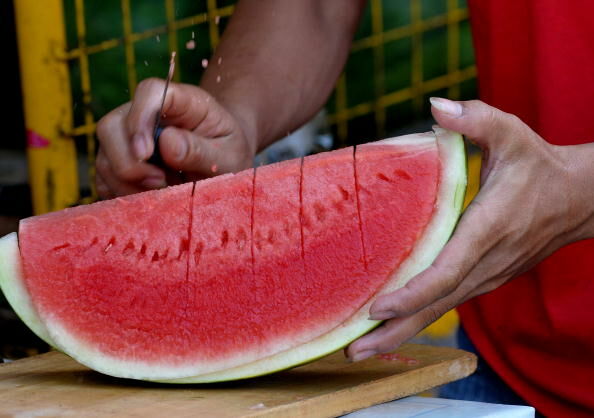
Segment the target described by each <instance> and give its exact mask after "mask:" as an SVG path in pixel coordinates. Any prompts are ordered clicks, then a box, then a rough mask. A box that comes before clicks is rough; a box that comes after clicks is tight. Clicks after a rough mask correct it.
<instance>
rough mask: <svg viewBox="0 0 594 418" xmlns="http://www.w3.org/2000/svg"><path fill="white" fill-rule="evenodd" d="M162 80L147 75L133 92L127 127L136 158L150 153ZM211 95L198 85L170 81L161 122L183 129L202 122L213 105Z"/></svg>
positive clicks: (160, 100) (144, 156) (161, 94)
mask: <svg viewBox="0 0 594 418" xmlns="http://www.w3.org/2000/svg"><path fill="white" fill-rule="evenodd" d="M164 91H165V81H164V80H160V79H157V78H148V79H146V80H143V81H141V82H140V83H139V84H138V86H137V88H136V92H135V94H134V99H133V100H132V105H131V108H130V112H129V113H128V116H127V118H126V128H127V131H128V134H129V135H130V137H131V138H133V139H132V142H133V148H134V150H135V154H136V157H137V158H138V159H140V160H145V159H147V158H148V157H150V155H151V154H152V153H153V139H152V138H153V129H154V127H155V122H156V120H157V114H158V113H159V111H160V110H161V102H162V100H163V92H164ZM210 101H211V97H210V95H209V94H208V93H206V92H205V91H204V90H202V89H200V88H199V87H196V86H192V85H187V84H179V83H173V82H172V83H170V85H169V88H168V90H167V95H166V96H165V101H164V103H163V109H162V111H163V115H162V120H161V123H162V124H164V125H174V126H177V127H179V128H184V129H190V130H192V129H195V128H196V127H197V126H198V125H199V124H200V123H201V122H203V121H204V119H205V118H206V116H207V115H208V113H209V109H210V108H212V107H213V105H214V106H216V104H215V103H212V104H211V103H209V102H210Z"/></svg>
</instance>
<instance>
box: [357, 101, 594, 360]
mask: <svg viewBox="0 0 594 418" xmlns="http://www.w3.org/2000/svg"><path fill="white" fill-rule="evenodd" d="M432 104H433V109H432V110H433V115H434V116H435V119H436V120H437V121H438V122H439V124H440V125H441V126H443V127H445V128H447V129H451V130H454V131H457V132H460V133H463V134H464V135H466V137H467V138H469V139H470V140H471V141H473V142H474V143H476V144H477V145H478V146H479V147H481V149H482V150H483V153H484V154H483V155H484V160H483V167H482V172H481V191H480V192H479V194H478V195H477V196H476V198H475V199H474V200H473V202H472V203H471V204H470V206H469V207H468V208H467V210H466V211H465V213H464V215H463V216H462V218H461V220H460V222H459V224H458V226H457V229H456V231H455V233H454V235H453V236H452V238H451V239H450V241H449V242H448V244H446V246H445V247H444V249H443V250H442V252H441V253H440V255H439V256H438V257H437V259H436V260H435V261H434V262H433V264H432V265H431V266H430V267H429V268H428V269H426V270H425V271H424V272H422V273H421V274H419V275H417V276H416V277H415V278H414V279H413V280H411V281H410V282H409V283H408V284H407V285H406V286H404V287H403V288H401V289H399V290H397V291H395V292H393V293H391V294H388V295H385V296H381V297H379V298H378V299H377V300H376V301H375V303H374V304H373V305H372V307H371V309H370V313H371V319H378V320H388V321H387V322H386V323H385V324H384V325H383V326H382V327H381V328H379V329H377V330H375V331H374V332H372V333H371V334H369V335H367V336H365V337H363V338H361V339H359V340H358V341H356V342H354V343H353V344H351V346H350V347H349V348H348V350H347V355H348V356H349V357H350V358H352V359H353V360H362V359H364V358H367V357H370V356H372V355H374V354H376V353H378V352H386V351H389V350H392V349H394V348H396V347H397V346H398V345H400V344H401V343H402V342H404V341H406V340H407V339H409V338H411V337H413V336H414V335H415V334H417V333H418V332H419V331H420V330H422V329H423V328H425V327H426V326H427V325H429V324H430V323H431V322H433V321H435V320H436V319H438V318H439V317H440V316H441V315H443V314H444V313H445V312H447V311H448V310H450V309H452V308H454V307H455V306H457V305H459V304H461V303H462V302H465V301H466V300H468V299H470V298H473V297H474V296H478V295H481V294H483V293H487V292H489V291H491V290H494V289H496V288H498V287H499V286H501V285H503V284H504V283H505V282H507V281H508V280H510V279H512V278H514V277H516V276H517V275H519V274H521V273H523V272H525V271H527V270H528V269H530V268H531V267H532V266H534V265H535V264H537V263H538V262H539V261H541V260H543V259H544V258H545V257H547V256H548V255H550V254H551V253H553V252H554V251H555V250H557V249H558V248H560V247H562V246H564V245H566V244H569V243H571V242H575V241H578V240H582V239H587V238H591V237H594V205H592V202H594V191H593V189H592V187H591V184H592V183H591V181H592V178H594V167H593V166H592V155H593V154H594V146H593V144H586V145H577V146H565V147H559V146H555V145H551V144H549V143H547V142H546V141H544V140H543V139H542V138H541V137H539V136H538V135H537V134H536V133H535V132H534V131H532V130H531V129H530V128H529V127H528V126H527V125H526V124H524V123H523V122H522V121H521V120H520V119H518V118H517V117H515V116H513V115H510V114H507V113H504V112H501V111H499V110H497V109H495V108H493V107H490V106H488V105H486V104H484V103H483V102H480V101H469V102H452V101H449V100H444V99H432ZM588 179H590V183H589V182H588Z"/></svg>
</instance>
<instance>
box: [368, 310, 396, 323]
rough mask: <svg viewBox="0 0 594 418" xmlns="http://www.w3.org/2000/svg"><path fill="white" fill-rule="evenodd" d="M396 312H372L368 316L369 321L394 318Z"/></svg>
mask: <svg viewBox="0 0 594 418" xmlns="http://www.w3.org/2000/svg"><path fill="white" fill-rule="evenodd" d="M395 317H396V312H393V311H381V312H374V313H372V314H371V315H369V319H371V320H372V321H384V320H386V319H390V318H395Z"/></svg>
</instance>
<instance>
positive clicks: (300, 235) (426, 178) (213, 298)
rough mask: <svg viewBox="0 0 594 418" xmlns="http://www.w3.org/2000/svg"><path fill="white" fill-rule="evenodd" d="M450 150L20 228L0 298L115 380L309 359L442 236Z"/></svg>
mask: <svg viewBox="0 0 594 418" xmlns="http://www.w3.org/2000/svg"><path fill="white" fill-rule="evenodd" d="M439 132H442V131H439ZM441 135H445V134H443V133H442V134H441ZM449 135H450V136H452V138H451V139H447V140H445V141H444V144H445V145H444V149H445V150H446V152H445V153H441V151H440V147H438V141H436V137H435V135H434V134H425V135H420V136H418V137H417V136H415V137H414V138H413V139H412V140H410V141H400V142H398V141H395V140H393V141H390V142H385V143H377V144H373V145H365V146H360V147H358V148H357V150H356V153H353V150H352V149H346V150H340V151H335V152H331V153H325V154H319V155H316V156H312V157H307V158H305V159H304V160H302V161H299V160H298V161H289V162H284V163H280V164H275V165H271V166H264V167H259V168H258V169H257V170H247V171H245V172H242V173H239V174H236V175H226V176H221V177H218V178H215V179H210V180H205V181H201V182H197V183H196V184H195V185H193V184H187V185H182V186H178V187H172V188H167V189H164V190H160V191H154V192H147V193H143V194H139V195H134V196H129V197H125V198H120V199H115V200H113V201H108V202H100V203H97V204H93V205H88V206H85V207H78V208H74V209H69V210H65V211H62V212H58V213H54V214H49V215H44V216H40V217H34V218H30V219H28V220H25V221H23V222H22V224H21V230H20V236H19V242H20V247H21V248H20V250H21V251H20V254H21V258H22V265H23V272H22V274H21V273H20V271H19V269H18V268H16V267H14V266H16V265H17V264H20V262H19V260H12V258H11V259H10V260H8V261H7V260H6V257H7V255H6V254H13V253H14V252H13V247H12V246H14V245H15V244H16V240H15V238H11V239H10V240H7V239H3V241H2V242H0V285H1V286H2V288H3V290H4V291H5V293H6V294H7V295H8V296H7V298H8V299H9V300H11V303H12V304H13V306H15V309H16V310H17V312H21V316H22V317H23V318H28V319H29V320H28V324H30V326H31V327H32V329H34V330H35V329H37V330H38V333H40V335H42V334H43V335H50V336H51V340H52V341H50V342H51V343H54V344H55V345H56V346H57V347H58V348H60V349H61V350H63V351H64V352H66V353H68V354H70V355H72V356H73V357H74V358H76V359H78V360H79V361H81V362H82V363H84V364H86V365H88V366H90V367H92V368H94V369H96V370H98V371H102V372H104V373H107V374H111V375H114V376H123V377H132V378H138V379H147V380H170V381H180V382H182V381H183V382H195V381H213V380H222V379H230V378H241V377H247V376H251V375H255V374H262V373H267V372H271V371H274V370H278V369H281V368H286V367H290V366H292V365H295V364H298V363H300V362H303V361H307V360H308V359H309V360H311V359H312V358H315V357H318V356H320V355H323V354H326V353H328V352H330V351H333V350H335V349H337V348H339V347H340V346H341V345H343V344H345V343H348V342H349V341H351V340H352V339H353V338H355V337H357V336H358V335H361V333H363V332H365V331H366V330H369V329H370V328H371V327H373V326H374V324H375V322H373V321H367V320H366V319H365V318H366V317H367V310H368V307H369V303H370V300H371V298H372V297H373V296H374V295H376V294H377V293H378V292H381V291H382V290H383V289H393V288H394V284H393V283H394V282H395V280H397V281H398V282H402V283H404V282H405V281H406V280H408V279H409V278H410V277H412V275H413V274H414V272H418V271H420V270H419V269H421V268H422V266H426V265H427V263H430V262H431V260H432V258H433V257H435V255H436V254H437V251H438V249H439V248H441V246H442V245H443V243H444V242H445V240H446V239H447V237H448V236H449V234H450V232H451V230H452V228H453V225H454V224H455V220H456V219H457V216H458V213H459V210H460V204H461V195H460V193H459V189H461V187H462V186H463V184H465V183H464V181H465V177H464V172H463V170H464V169H463V164H464V163H463V147H462V145H460V144H461V143H462V142H461V138H460V137H459V136H456V135H454V134H449ZM442 154H443V155H442ZM442 159H446V166H445V167H446V168H444V166H443V165H442V163H441V160H442ZM444 176H445V177H444ZM444 178H445V179H446V180H447V181H443V179H444ZM438 199H439V202H441V204H439V203H438ZM437 208H439V210H438V209H437ZM436 211H437V213H436ZM432 219H438V221H439V222H438V223H437V224H435V225H434V224H432V222H433V223H434V222H435V221H433V220H432ZM428 225H433V226H432V229H434V230H436V231H437V233H436V234H433V235H432V234H425V233H424V232H425V230H426V229H427V228H428ZM417 242H422V243H423V245H424V247H423V248H419V249H415V248H416V246H418V245H417ZM411 251H412V252H413V253H414V254H413V253H411ZM411 254H412V255H411ZM409 255H410V256H409ZM3 257H4V258H3ZM407 257H408V258H407ZM13 258H14V257H13ZM409 259H410V260H409ZM404 261H407V263H408V264H406V266H404V264H402V263H404ZM11 263H12V264H11ZM15 263H16V264H15ZM401 264H402V265H403V266H404V267H402V268H400V266H401ZM13 265H14V266H13ZM13 267H14V268H13ZM17 267H18V266H17ZM400 270H403V271H404V272H403V273H402V274H401V273H399V271H400ZM6 271H8V272H9V273H10V277H8V276H7V274H9V273H6ZM13 276H14V277H13ZM21 276H22V277H21ZM401 276H402V277H401ZM21 282H22V283H23V284H24V285H25V286H24V287H23V288H22V289H21V287H19V286H21V285H20V283H21ZM15 288H18V289H17V290H15V291H12V290H11V289H15ZM7 289H8V290H9V291H8V292H7ZM23 289H24V290H23ZM15 295H16V296H15ZM363 311H366V312H363ZM40 324H41V325H40ZM41 328H43V329H41ZM45 328H47V329H45ZM41 331H43V332H41ZM328 350H330V351H328ZM202 376H206V377H205V378H204V379H202Z"/></svg>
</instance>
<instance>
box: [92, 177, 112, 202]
mask: <svg viewBox="0 0 594 418" xmlns="http://www.w3.org/2000/svg"><path fill="white" fill-rule="evenodd" d="M95 190H97V195H98V196H99V198H100V199H103V200H107V199H111V198H112V197H113V194H112V193H111V190H109V187H108V186H107V183H105V180H103V178H102V177H101V175H100V174H99V173H98V172H96V173H95Z"/></svg>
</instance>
